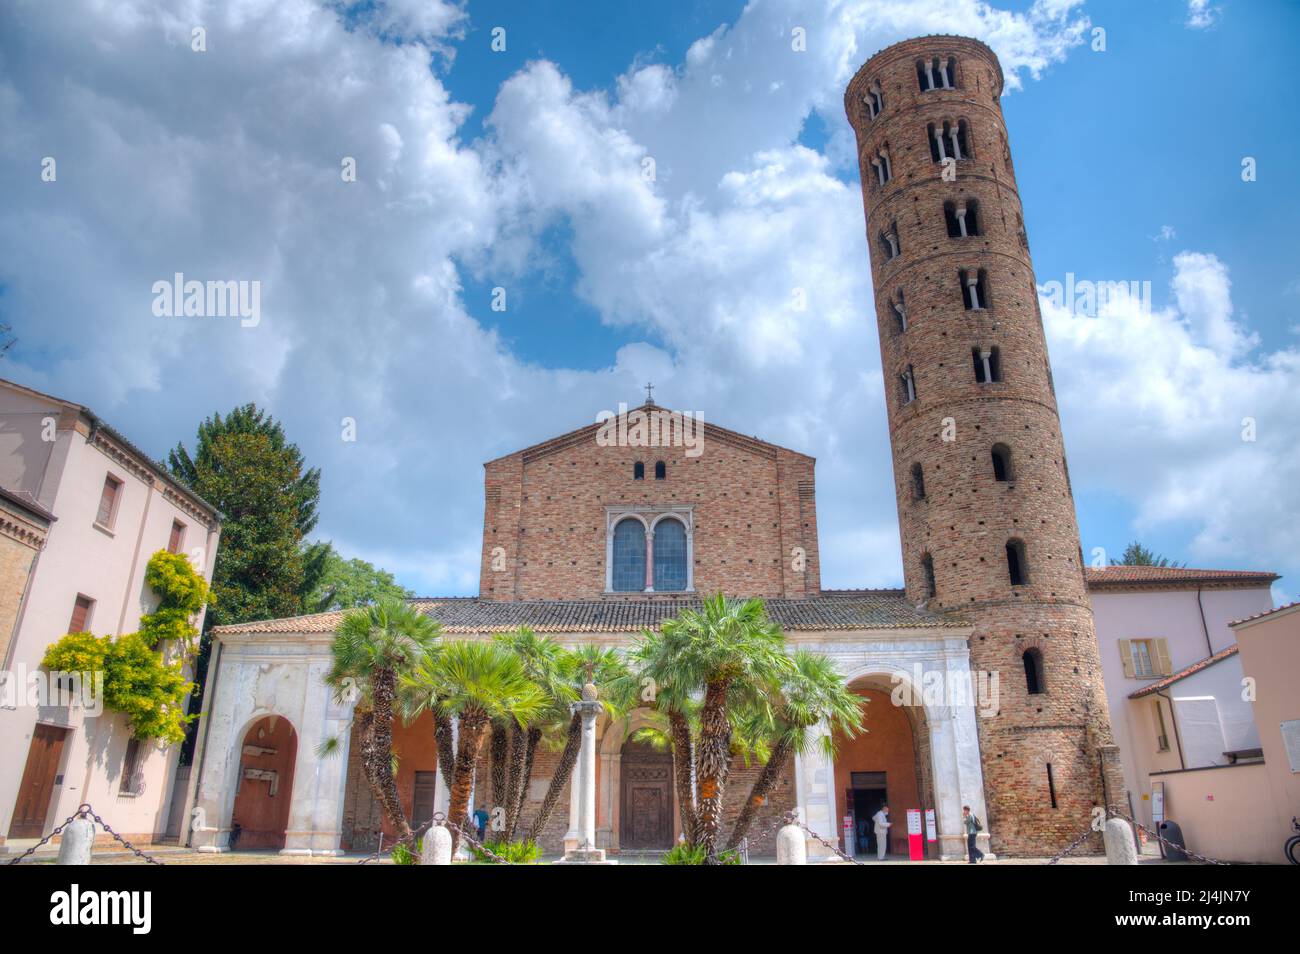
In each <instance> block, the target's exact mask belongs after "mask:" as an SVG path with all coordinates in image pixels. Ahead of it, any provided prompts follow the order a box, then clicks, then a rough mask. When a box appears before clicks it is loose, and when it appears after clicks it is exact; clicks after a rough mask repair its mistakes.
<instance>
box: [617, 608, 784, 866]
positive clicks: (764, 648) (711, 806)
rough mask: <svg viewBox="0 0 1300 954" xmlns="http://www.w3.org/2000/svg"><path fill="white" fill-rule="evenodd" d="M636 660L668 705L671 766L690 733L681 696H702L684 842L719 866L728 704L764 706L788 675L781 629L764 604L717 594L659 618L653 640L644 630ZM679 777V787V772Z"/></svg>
mask: <svg viewBox="0 0 1300 954" xmlns="http://www.w3.org/2000/svg"><path fill="white" fill-rule="evenodd" d="M633 656H634V658H636V659H637V660H638V662H639V663H640V667H641V668H640V674H641V676H642V677H643V678H648V679H651V680H653V682H654V685H655V686H656V687H657V694H666V695H667V698H668V699H669V700H671V701H670V702H669V704H668V705H667V706H666V708H667V715H668V721H669V732H670V736H671V738H672V739H673V748H674V756H675V761H679V762H680V761H681V760H682V759H683V756H684V755H685V752H683V751H682V749H683V748H684V743H685V741H686V740H685V739H683V736H686V738H687V739H689V734H690V723H689V720H688V717H687V712H688V709H687V706H686V704H685V699H686V698H687V697H689V696H691V695H694V694H698V693H702V694H703V700H702V701H701V702H700V704H699V727H698V730H697V733H696V735H697V739H696V740H695V745H694V748H695V785H694V791H693V793H692V794H693V796H694V798H693V804H694V805H695V811H694V816H695V817H694V819H693V820H692V822H691V828H693V829H694V831H693V833H692V834H693V837H692V834H688V835H687V841H688V842H689V843H691V844H693V845H695V846H697V847H700V848H702V849H703V850H704V854H705V858H706V862H705V863H706V864H718V863H719V858H718V850H717V849H718V837H719V832H720V829H721V825H722V797H723V792H724V790H725V788H726V783H727V777H728V775H729V773H730V770H731V742H732V728H731V714H730V713H729V711H728V703H729V702H732V701H742V700H743V701H746V702H748V703H750V704H762V703H761V697H762V695H763V693H764V692H765V690H766V689H767V688H768V687H770V686H772V685H776V684H780V682H782V681H783V680H784V678H785V677H786V676H787V674H788V673H790V672H791V671H792V670H793V668H794V663H793V661H792V660H791V658H790V657H789V656H787V655H786V653H785V647H784V637H783V636H782V633H781V629H780V627H778V626H777V625H776V624H774V623H773V622H772V621H771V620H769V619H768V617H767V610H766V608H765V607H764V605H763V601H762V600H761V599H750V600H743V601H741V600H729V599H727V598H726V597H724V596H723V595H722V594H720V593H719V594H718V595H717V596H713V597H710V598H708V599H706V600H705V601H704V605H703V607H702V609H701V611H699V612H696V611H695V610H683V611H682V612H681V613H680V614H678V616H677V618H676V619H668V620H664V622H663V625H662V627H661V628H660V632H659V634H658V635H657V636H656V635H655V634H652V633H643V634H642V637H641V640H640V641H639V643H638V645H637V648H636V649H635V650H634V651H633ZM678 773H679V774H678V778H679V785H680V784H681V782H680V780H681V777H682V772H681V768H680V767H679V768H678ZM682 811H683V816H684V821H683V828H686V818H685V816H686V815H687V814H689V812H690V805H689V804H688V803H686V802H683V805H682Z"/></svg>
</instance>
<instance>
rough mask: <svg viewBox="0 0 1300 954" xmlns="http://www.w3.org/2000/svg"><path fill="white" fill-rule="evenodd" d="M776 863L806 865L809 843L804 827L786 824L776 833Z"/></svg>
mask: <svg viewBox="0 0 1300 954" xmlns="http://www.w3.org/2000/svg"><path fill="white" fill-rule="evenodd" d="M776 863H777V864H778V865H806V864H807V863H808V843H807V842H806V841H805V840H804V835H803V829H802V828H800V827H799V826H798V825H785V826H784V827H782V829H781V830H780V831H778V832H777V833H776Z"/></svg>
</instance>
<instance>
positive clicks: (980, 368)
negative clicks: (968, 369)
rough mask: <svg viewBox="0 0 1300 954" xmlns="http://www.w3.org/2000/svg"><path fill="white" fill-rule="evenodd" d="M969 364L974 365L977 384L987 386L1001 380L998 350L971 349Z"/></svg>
mask: <svg viewBox="0 0 1300 954" xmlns="http://www.w3.org/2000/svg"><path fill="white" fill-rule="evenodd" d="M970 356H971V362H972V363H973V364H974V365H975V381H976V383H978V384H988V383H989V382H991V381H1001V380H1002V367H1001V364H1002V362H1001V361H1000V360H999V356H998V349H997V348H996V347H992V348H971V351H970Z"/></svg>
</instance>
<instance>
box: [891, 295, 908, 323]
mask: <svg viewBox="0 0 1300 954" xmlns="http://www.w3.org/2000/svg"><path fill="white" fill-rule="evenodd" d="M889 306H890V310H891V311H893V313H894V324H895V326H896V327H897V328H898V331H899V333H900V334H901V333H902V332H904V331H906V330H907V302H905V301H904V300H903V289H901V288H900V289H899V290H898V299H897V300H896V301H891V302H890V303H889Z"/></svg>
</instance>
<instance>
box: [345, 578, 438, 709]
mask: <svg viewBox="0 0 1300 954" xmlns="http://www.w3.org/2000/svg"><path fill="white" fill-rule="evenodd" d="M441 634H442V626H441V624H440V623H438V622H436V621H435V620H433V619H431V618H430V617H429V616H427V615H425V614H424V613H423V612H421V611H420V610H418V609H416V608H415V607H413V606H411V604H409V603H407V602H406V601H405V600H398V599H387V598H386V599H383V600H380V601H379V602H378V603H376V604H374V605H373V606H362V607H359V608H357V609H353V610H349V611H348V612H346V613H344V614H343V620H342V622H340V623H339V625H338V628H337V629H336V630H335V631H334V641H333V642H332V643H331V644H330V653H331V656H332V657H333V663H334V664H333V667H332V668H331V669H330V671H329V672H328V673H327V674H326V676H325V683H326V685H329V686H331V687H333V688H334V690H335V692H336V693H337V694H338V695H339V697H340V698H343V697H345V696H347V695H349V694H354V695H355V696H356V697H357V700H358V705H360V706H361V707H362V708H363V709H365V708H369V704H370V693H371V687H372V685H373V683H374V678H375V675H376V674H377V673H380V672H388V673H393V674H395V675H396V676H399V677H400V676H401V675H402V674H404V673H407V672H409V671H410V670H411V669H412V668H413V667H414V666H415V665H416V663H417V662H418V661H420V660H422V659H424V658H425V657H426V656H427V655H428V654H430V653H433V652H435V651H436V643H437V641H438V638H439V636H441Z"/></svg>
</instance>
